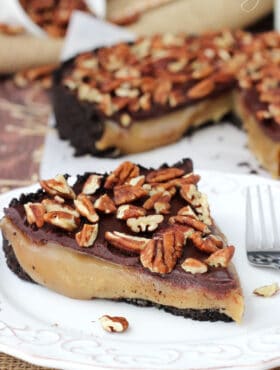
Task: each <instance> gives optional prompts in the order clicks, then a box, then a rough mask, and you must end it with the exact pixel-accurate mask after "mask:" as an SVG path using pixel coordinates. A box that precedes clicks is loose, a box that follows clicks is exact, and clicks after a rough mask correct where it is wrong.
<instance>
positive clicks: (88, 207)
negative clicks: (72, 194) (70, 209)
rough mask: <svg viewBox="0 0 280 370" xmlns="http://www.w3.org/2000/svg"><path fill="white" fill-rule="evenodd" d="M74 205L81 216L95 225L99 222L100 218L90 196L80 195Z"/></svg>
mask: <svg viewBox="0 0 280 370" xmlns="http://www.w3.org/2000/svg"><path fill="white" fill-rule="evenodd" d="M74 204H75V207H76V209H77V211H78V212H79V213H80V215H81V216H84V217H86V218H87V219H88V220H89V221H90V222H93V223H95V222H97V221H98V220H99V216H98V214H97V213H96V211H95V209H94V206H93V203H92V201H91V199H90V197H89V196H88V195H85V194H79V195H78V197H77V199H75V200H74Z"/></svg>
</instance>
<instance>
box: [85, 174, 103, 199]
mask: <svg viewBox="0 0 280 370" xmlns="http://www.w3.org/2000/svg"><path fill="white" fill-rule="evenodd" d="M101 181H102V176H100V175H90V176H89V177H88V178H87V180H86V182H85V183H84V185H83V188H82V193H84V194H86V195H92V194H94V193H95V192H96V190H98V189H99V188H100V186H101Z"/></svg>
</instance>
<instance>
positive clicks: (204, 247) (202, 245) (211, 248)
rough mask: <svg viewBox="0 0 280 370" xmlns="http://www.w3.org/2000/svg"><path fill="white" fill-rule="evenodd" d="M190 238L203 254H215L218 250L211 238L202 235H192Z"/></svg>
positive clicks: (197, 233) (196, 233)
mask: <svg viewBox="0 0 280 370" xmlns="http://www.w3.org/2000/svg"><path fill="white" fill-rule="evenodd" d="M189 238H190V239H191V240H192V242H193V244H194V246H195V247H196V248H197V249H199V250H200V251H202V252H205V253H208V254H210V253H215V252H216V251H217V250H218V247H217V245H216V243H215V242H214V241H213V239H212V238H211V237H209V236H208V237H205V238H203V237H202V235H201V233H199V232H195V233H192V234H191V235H190V236H189Z"/></svg>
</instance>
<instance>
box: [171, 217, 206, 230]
mask: <svg viewBox="0 0 280 370" xmlns="http://www.w3.org/2000/svg"><path fill="white" fill-rule="evenodd" d="M169 222H170V223H171V224H176V223H178V224H181V225H188V226H191V227H192V228H194V229H195V230H198V231H200V232H202V233H203V234H210V229H209V228H208V226H207V225H206V224H205V223H204V222H202V221H199V220H196V219H195V218H194V217H192V216H180V215H177V216H172V217H170V218H169Z"/></svg>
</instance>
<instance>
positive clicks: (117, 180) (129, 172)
mask: <svg viewBox="0 0 280 370" xmlns="http://www.w3.org/2000/svg"><path fill="white" fill-rule="evenodd" d="M139 173H140V170H139V167H138V166H136V165H135V164H134V163H131V162H128V161H127V162H123V163H122V164H121V165H119V167H118V168H116V169H115V171H113V172H112V173H111V174H110V175H109V176H108V177H107V179H106V181H105V184H104V187H105V189H112V188H113V187H115V186H117V185H123V184H125V183H126V182H129V181H130V180H131V179H133V178H135V177H137V176H139Z"/></svg>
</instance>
